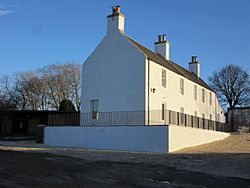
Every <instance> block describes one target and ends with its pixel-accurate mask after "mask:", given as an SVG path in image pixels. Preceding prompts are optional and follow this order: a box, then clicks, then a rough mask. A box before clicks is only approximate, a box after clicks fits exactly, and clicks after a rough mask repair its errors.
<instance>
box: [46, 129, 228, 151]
mask: <svg viewBox="0 0 250 188" xmlns="http://www.w3.org/2000/svg"><path fill="white" fill-rule="evenodd" d="M227 136H229V133H223V132H217V131H212V130H203V129H196V128H189V127H182V126H175V125H171V126H113V127H72V126H64V127H63V126H62V127H61V126H59V127H45V131H44V143H45V144H47V145H51V146H70V147H81V148H88V149H103V150H126V151H136V152H161V153H168V152H173V151H176V150H179V149H182V148H185V147H189V146H196V145H200V144H205V143H209V142H213V141H216V140H221V139H224V138H226V137H227Z"/></svg>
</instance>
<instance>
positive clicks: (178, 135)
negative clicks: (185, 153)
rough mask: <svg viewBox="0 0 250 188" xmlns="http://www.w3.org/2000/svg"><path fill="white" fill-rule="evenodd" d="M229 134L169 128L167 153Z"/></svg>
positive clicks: (219, 138)
mask: <svg viewBox="0 0 250 188" xmlns="http://www.w3.org/2000/svg"><path fill="white" fill-rule="evenodd" d="M229 135H230V134H229V133H224V132H218V131H213V130H206V129H196V128H191V127H182V126H176V125H171V126H169V152H173V151H176V150H179V149H183V148H185V147H190V146H197V145H201V144H205V143H209V142H213V141H216V140H221V139H224V138H226V137H228V136H229Z"/></svg>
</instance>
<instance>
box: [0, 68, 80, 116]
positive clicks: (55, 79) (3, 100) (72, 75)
mask: <svg viewBox="0 0 250 188" xmlns="http://www.w3.org/2000/svg"><path fill="white" fill-rule="evenodd" d="M80 78H81V76H80V64H77V63H65V64H53V65H48V66H44V67H43V68H41V69H39V70H37V71H29V72H21V73H17V74H14V75H13V76H2V77H1V79H0V107H3V106H4V105H5V104H6V105H7V102H8V103H10V104H14V105H15V106H16V108H17V109H20V110H49V109H59V104H60V102H61V101H63V100H71V101H72V102H73V104H74V105H75V106H76V108H77V110H78V111H79V110H80V83H81V79H80Z"/></svg>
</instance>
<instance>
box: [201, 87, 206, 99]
mask: <svg viewBox="0 0 250 188" xmlns="http://www.w3.org/2000/svg"><path fill="white" fill-rule="evenodd" d="M201 97H202V102H203V103H205V89H204V88H202V89H201Z"/></svg>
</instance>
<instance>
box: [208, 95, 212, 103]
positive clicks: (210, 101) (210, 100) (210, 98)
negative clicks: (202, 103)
mask: <svg viewBox="0 0 250 188" xmlns="http://www.w3.org/2000/svg"><path fill="white" fill-rule="evenodd" d="M209 104H210V105H212V92H209Z"/></svg>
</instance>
